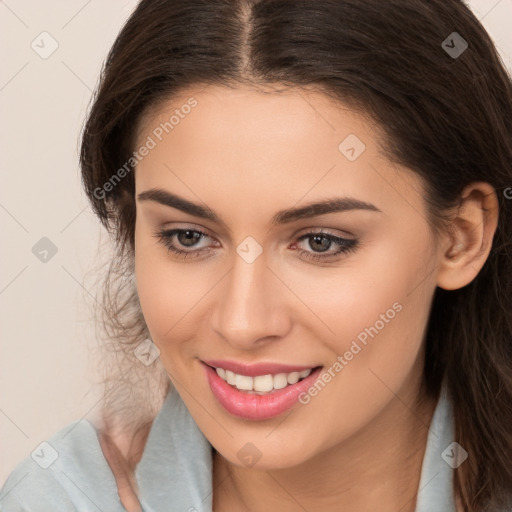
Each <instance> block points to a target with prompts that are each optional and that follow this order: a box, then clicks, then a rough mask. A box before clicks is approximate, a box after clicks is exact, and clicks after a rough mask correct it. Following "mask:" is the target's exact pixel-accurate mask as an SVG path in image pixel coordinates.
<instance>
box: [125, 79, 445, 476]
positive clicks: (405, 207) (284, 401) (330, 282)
mask: <svg viewBox="0 0 512 512" xmlns="http://www.w3.org/2000/svg"><path fill="white" fill-rule="evenodd" d="M172 116H174V117H172ZM166 123H167V124H166ZM377 136H378V134H377V132H376V130H375V128H373V129H372V123H371V122H369V121H368V120H367V119H365V118H363V117H362V116H360V115H356V114H355V113H353V112H351V111H350V110H348V109H343V108H342V107H341V106H340V105H339V104H336V103H334V102H333V101H332V100H330V99H328V98H327V97H326V96H324V95H322V94H321V93H318V92H316V93H315V92H312V91H309V92H306V91H304V90H300V91H299V90H293V91H292V92H290V91H289V92H287V93H276V92H269V93H262V92H255V91H253V90H250V89H243V88H238V89H228V88H224V87H221V86H210V87H208V88H206V89H204V90H202V91H201V90H199V89H197V90H196V89H194V90H192V89H191V90H190V91H189V92H188V93H182V94H181V95H180V96H179V97H177V98H174V99H173V101H172V102H170V103H169V104H168V106H167V107H166V108H163V109H161V110H159V111H158V113H157V114H155V115H150V116H148V117H147V118H146V119H145V122H144V123H143V126H141V129H140V130H139V140H138V144H137V149H138V148H140V147H141V146H144V145H145V147H146V148H147V149H146V150H142V151H140V154H141V155H142V154H143V153H144V154H145V156H143V157H142V159H141V161H140V163H139V164H138V165H137V168H136V171H135V176H136V197H137V220H136V229H135V262H136V282H137V289H138V294H139V297H140V303H141V306H142V310H143V313H144V317H145V319H146V322H147V325H148V328H149V331H150V333H151V337H152V340H153V342H154V343H155V345H156V346H157V347H158V348H159V350H160V358H161V361H162V363H163V365H164V366H165V368H166V370H167V372H168V373H169V376H170V378H171V380H172V382H173V384H174V385H175V387H176V388H177V389H178V391H179V393H180V395H181V397H182V399H183V401H184V402H185V404H186V406H187V408H188V409H189V411H190V413H191V414H192V416H193V417H194V420H195V421H196V423H197V425H198V426H199V428H200V429H201V430H202V432H203V433H204V434H205V436H206V437H207V438H208V440H209V441H210V442H211V443H212V445H213V446H214V447H215V448H216V449H217V451H219V452H220V453H221V454H222V455H223V456H224V457H226V458H227V459H228V460H229V461H231V462H232V463H234V464H238V465H243V464H248V465H252V464H254V463H256V466H257V467H261V468H264V467H265V468H277V467H291V466H294V465H297V464H300V463H301V462H305V461H307V460H308V459H311V458H312V457H314V456H315V455H318V454H320V453H322V452H324V451H325V450H328V449H332V448H333V447H335V446H339V445H340V444H341V443H343V442H344V441H347V440H349V438H351V437H352V436H354V435H355V434H357V433H359V432H362V431H363V430H365V429H367V428H371V425H372V424H375V423H376V422H377V420H378V418H379V417H382V415H383V414H384V413H385V411H386V409H387V408H388V407H389V405H390V404H391V402H392V401H393V400H395V401H396V398H395V396H396V395H398V397H400V402H402V403H403V404H405V405H403V409H404V413H407V410H408V409H407V406H408V405H410V404H411V403H412V401H413V400H414V399H415V398H416V396H417V394H418V389H419V384H420V381H421V374H422V367H423V351H422V347H423V339H424V334H425V328H426V325H427V320H428V314H429V309H430V304H431V300H432V296H433V293H434V290H435V287H436V269H437V265H438V261H439V260H438V252H437V249H436V248H437V244H436V243H435V240H434V239H433V237H432V235H431V232H430V230H429V226H428V224H427V220H426V210H425V203H424V196H423V187H422V185H421V182H420V179H419V178H418V177H417V175H415V174H413V173H412V172H410V171H408V170H407V169H404V168H401V167H398V166H396V165H393V164H391V163H389V162H388V161H387V160H386V159H385V158H384V157H383V156H382V155H381V154H380V153H379V148H378V145H377ZM156 190H158V191H159V195H158V194H155V193H151V191H156ZM141 194H143V195H142V196H141V197H139V196H140V195H141ZM171 194H172V196H173V197H174V199H173V197H171ZM167 195H168V196H167ZM166 198H167V199H166ZM176 198H179V201H178V200H177V199H176ZM328 200H330V201H331V204H330V207H329V205H327V206H325V205H324V206H317V207H314V208H313V207H310V206H311V205H312V204H317V203H324V202H325V201H328ZM166 202H167V203H168V204H164V203H166ZM170 204H173V205H174V206H170ZM188 204H193V205H195V206H194V207H193V208H184V205H188ZM308 207H310V208H308ZM172 230H183V231H182V232H181V233H180V232H178V233H177V234H176V233H174V234H173V233H170V232H171V231H172ZM160 232H163V233H164V234H162V235H161V236H162V238H159V237H160V235H159V233H160ZM165 233H167V235H166V234H165ZM201 233H204V234H203V235H201ZM306 235H307V236H306ZM169 247H171V248H174V249H176V250H179V251H183V254H177V253H175V252H173V251H172V250H170V249H169ZM213 368H222V369H221V370H219V373H220V376H219V375H218V373H217V371H216V370H214V369H213ZM309 369H311V373H309V375H307V374H308V370H309ZM228 370H229V372H228ZM231 372H233V373H231ZM297 372H299V374H298V375H297ZM301 372H302V373H301ZM236 374H238V376H237V375H236ZM305 375H306V376H305ZM301 376H305V378H303V379H302V380H300V381H299V382H297V383H295V384H294V382H295V381H296V380H297V378H300V377H301ZM258 377H259V378H258ZM226 379H228V380H229V381H230V383H228V382H226ZM238 388H241V389H238ZM250 388H252V392H251V391H249V389H250ZM270 389H272V391H269V390H270ZM255 390H256V391H257V392H255ZM411 414H412V413H411Z"/></svg>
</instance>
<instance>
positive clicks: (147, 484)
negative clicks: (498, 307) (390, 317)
mask: <svg viewBox="0 0 512 512" xmlns="http://www.w3.org/2000/svg"><path fill="white" fill-rule="evenodd" d="M453 442H454V439H453V416H452V409H451V405H450V402H449V400H448V397H447V395H446V392H445V389H444V388H443V390H442V392H441V396H440V399H439V402H438V404H437V406H436V409H435V411H434V415H433V417H432V420H431V424H430V429H429V433H428V438H427V445H426V451H425V456H424V459H423V464H422V471H421V479H420V484H419V488H418V496H417V502H416V512H455V504H454V500H453V491H452V472H453V468H452V466H455V465H457V464H458V463H459V462H460V461H461V460H462V459H463V458H464V452H463V451H461V450H460V449H459V448H457V446H456V445H452V443H453ZM44 466H47V467H46V469H44ZM135 476H136V478H137V481H138V483H139V488H140V495H139V500H140V502H141V505H142V507H143V510H144V512H211V510H212V447H211V445H210V443H209V442H208V441H207V439H206V438H205V437H204V435H203V434H202V432H201V431H200V430H199V428H198V427H197V425H196V424H195V422H194V420H193V419H192V417H191V416H190V414H189V412H188V410H187V408H186V407H185V405H184V403H183V401H182V400H181V397H180V396H179V394H178V393H177V392H176V391H170V392H169V394H168V395H167V397H166V399H165V401H164V404H163V406H162V408H161V410H160V412H159V414H158V415H157V417H156V418H155V420H154V422H153V425H152V427H151V430H150V433H149V436H148V440H147V442H146V446H145V448H144V453H143V455H142V458H141V460H140V462H139V464H138V466H137V468H136V471H135ZM0 510H1V511H2V512H22V511H23V512H75V511H76V512H93V511H101V512H125V509H124V508H123V506H122V505H121V503H120V501H119V497H118V494H117V487H116V482H115V479H114V476H113V474H112V471H111V470H110V467H109V466H108V463H107V461H106V460H105V458H104V456H103V452H102V450H101V447H100V444H99V441H98V438H97V435H96V430H95V428H94V427H93V425H92V424H91V423H90V422H88V421H87V420H80V421H75V422H73V423H70V424H69V425H68V426H67V427H65V428H63V429H62V430H60V431H59V432H58V433H57V434H55V435H54V436H52V437H51V438H50V439H49V440H48V442H47V444H43V445H42V446H41V445H40V448H39V449H36V450H35V452H33V453H32V455H31V456H30V457H27V458H26V459H25V460H23V461H22V462H21V463H20V464H18V466H16V468H15V469H14V471H13V472H12V473H11V474H10V475H9V477H8V479H7V481H6V482H5V484H4V487H3V488H2V490H1V491H0Z"/></svg>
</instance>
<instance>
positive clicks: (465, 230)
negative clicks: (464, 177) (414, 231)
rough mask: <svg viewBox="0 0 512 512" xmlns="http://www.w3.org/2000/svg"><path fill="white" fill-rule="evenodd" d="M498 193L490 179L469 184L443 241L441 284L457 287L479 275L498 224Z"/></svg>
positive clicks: (440, 271)
mask: <svg viewBox="0 0 512 512" xmlns="http://www.w3.org/2000/svg"><path fill="white" fill-rule="evenodd" d="M498 210H499V203H498V197H497V195H496V191H495V190H494V187H493V186H492V185H490V184H489V183H484V182H476V183H471V184H470V185H468V186H467V187H466V188H465V189H464V190H463V191H462V194H461V203H460V206H459V207H458V208H457V211H456V212H455V214H454V217H453V218H452V220H451V223H450V226H449V227H448V230H447V231H446V233H445V234H444V236H443V241H442V243H440V244H439V250H440V254H439V257H440V263H439V270H438V275H437V285H438V286H439V287H440V288H444V289H445V290H456V289H458V288H462V287H463V286H466V285H467V284H469V283H470V282H471V281H473V279H474V278H475V277H476V276H477V275H478V273H479V272H480V270H481V269H482V267H483V266H484V263H485V262H486V260H487V257H488V256H489V253H490V251H491V247H492V240H493V237H494V233H495V231H496V228H497V226H498Z"/></svg>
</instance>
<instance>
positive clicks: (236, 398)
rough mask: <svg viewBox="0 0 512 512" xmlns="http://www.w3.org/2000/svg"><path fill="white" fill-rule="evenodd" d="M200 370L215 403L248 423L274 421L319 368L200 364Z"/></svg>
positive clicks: (224, 362) (306, 386)
mask: <svg viewBox="0 0 512 512" xmlns="http://www.w3.org/2000/svg"><path fill="white" fill-rule="evenodd" d="M202 366H203V367H204V370H205V373H206V380H207V382H208V384H209V386H210V390H211V392H212V394H213V396H214V397H215V398H216V400H217V402H218V403H219V404H220V405H221V406H222V407H223V408H224V410H226V411H227V412H228V413H230V414H232V415H234V416H236V417H238V418H243V419H248V420H265V419H270V418H274V417H276V416H279V415H280V414H282V413H284V412H285V411H287V410H289V409H291V408H292V407H293V406H295V405H296V404H297V403H298V397H299V396H300V395H301V393H303V392H306V391H307V390H308V389H309V388H310V387H311V386H312V385H313V383H314V382H315V380H316V379H317V378H318V377H319V375H320V372H321V370H322V368H323V367H322V366H316V367H309V368H308V367H305V366H288V365H280V364H270V363H269V364H259V365H243V364H240V363H235V362H228V361H208V362H205V361H203V362H202ZM235 370H236V371H235ZM251 374H252V375H251Z"/></svg>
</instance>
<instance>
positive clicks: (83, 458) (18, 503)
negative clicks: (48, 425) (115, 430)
mask: <svg viewBox="0 0 512 512" xmlns="http://www.w3.org/2000/svg"><path fill="white" fill-rule="evenodd" d="M97 508H99V509H100V510H109V511H112V512H117V511H120V512H121V511H123V510H124V509H123V508H122V506H121V504H120V501H119V499H118V496H117V488H116V483H115V479H114V476H113V474H112V471H111V470H110V467H109V466H108V463H107V461H106V460H105V458H104V456H103V452H102V450H101V447H100V444H99V441H98V436H97V434H96V430H95V428H94V427H93V425H92V424H91V423H89V422H88V421H87V420H80V421H75V422H73V423H70V424H69V425H67V426H66V427H64V428H63V429H61V430H60V431H59V432H57V433H56V434H54V435H53V436H52V437H50V438H49V439H48V440H47V441H45V442H43V443H41V444H40V445H39V446H38V447H37V448H36V449H35V450H34V451H33V452H32V453H31V455H30V456H28V457H27V458H26V459H24V460H23V461H21V462H20V463H19V464H18V465H17V466H16V467H15V468H14V470H13V471H12V472H11V474H10V475H9V477H8V478H7V480H6V482H5V484H4V486H3V488H2V489H1V490H0V510H2V512H21V511H24V512H26V511H31V512H47V511H49V510H51V511H53V512H61V511H62V512H64V511H65V512H72V511H78V512H80V511H85V510H93V509H97Z"/></svg>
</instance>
